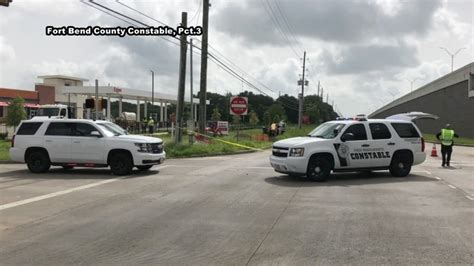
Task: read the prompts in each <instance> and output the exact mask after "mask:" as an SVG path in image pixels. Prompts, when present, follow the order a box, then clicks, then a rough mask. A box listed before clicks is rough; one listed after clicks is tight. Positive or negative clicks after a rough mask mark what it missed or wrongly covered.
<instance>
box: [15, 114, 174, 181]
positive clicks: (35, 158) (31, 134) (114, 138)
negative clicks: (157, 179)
mask: <svg viewBox="0 0 474 266" xmlns="http://www.w3.org/2000/svg"><path fill="white" fill-rule="evenodd" d="M10 157H11V159H12V160H13V161H17V162H26V164H27V165H28V169H29V170H30V171H31V172H33V173H43V172H46V171H48V170H49V168H50V166H51V165H55V166H62V167H63V168H65V169H71V168H73V167H75V166H83V167H106V166H110V169H111V170H112V172H113V173H114V174H115V175H127V174H130V173H131V172H132V169H133V167H134V166H135V167H137V168H138V169H139V170H148V169H150V168H151V167H152V166H153V165H156V164H160V163H162V162H163V161H164V160H165V158H166V153H165V151H164V146H163V141H162V140H161V139H159V138H152V137H145V136H138V135H127V133H126V131H125V130H124V129H122V128H121V127H119V126H117V125H115V124H113V123H111V122H107V121H92V120H84V119H67V120H64V119H52V118H51V119H43V120H40V119H36V120H26V121H22V122H21V124H20V125H19V126H18V128H17V130H16V132H15V135H14V136H13V139H12V148H11V149H10Z"/></svg>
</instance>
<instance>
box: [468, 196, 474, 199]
mask: <svg viewBox="0 0 474 266" xmlns="http://www.w3.org/2000/svg"><path fill="white" fill-rule="evenodd" d="M466 198H468V199H470V200H474V198H473V197H471V196H466Z"/></svg>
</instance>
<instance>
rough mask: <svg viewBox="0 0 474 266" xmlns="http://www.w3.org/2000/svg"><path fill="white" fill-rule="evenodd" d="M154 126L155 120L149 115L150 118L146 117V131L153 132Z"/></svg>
mask: <svg viewBox="0 0 474 266" xmlns="http://www.w3.org/2000/svg"><path fill="white" fill-rule="evenodd" d="M154 128H155V120H153V118H152V117H151V116H150V118H149V119H148V131H149V132H150V134H153V130H154Z"/></svg>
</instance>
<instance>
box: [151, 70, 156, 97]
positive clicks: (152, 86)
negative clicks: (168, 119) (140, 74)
mask: <svg viewBox="0 0 474 266" xmlns="http://www.w3.org/2000/svg"><path fill="white" fill-rule="evenodd" d="M150 72H151V106H153V104H154V103H155V72H153V70H150Z"/></svg>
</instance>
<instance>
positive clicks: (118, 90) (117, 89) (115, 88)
mask: <svg viewBox="0 0 474 266" xmlns="http://www.w3.org/2000/svg"><path fill="white" fill-rule="evenodd" d="M114 92H115V93H121V92H122V89H121V88H117V87H114Z"/></svg>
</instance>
